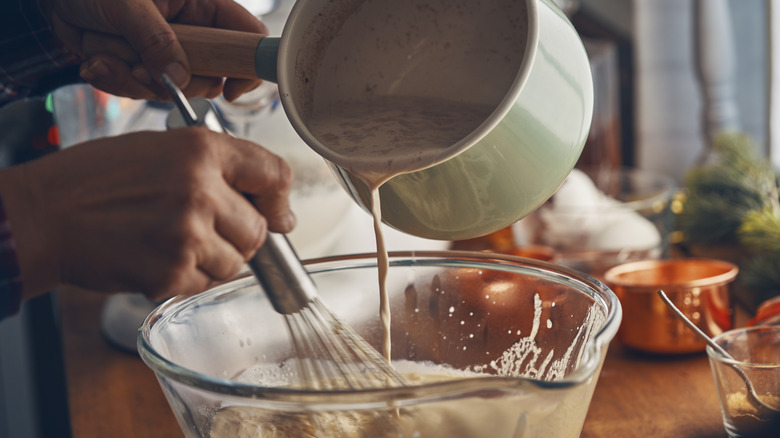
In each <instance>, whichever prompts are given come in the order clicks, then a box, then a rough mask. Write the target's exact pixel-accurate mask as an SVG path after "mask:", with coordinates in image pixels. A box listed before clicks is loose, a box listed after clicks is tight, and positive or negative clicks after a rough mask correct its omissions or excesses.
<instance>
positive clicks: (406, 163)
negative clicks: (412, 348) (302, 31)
mask: <svg viewBox="0 0 780 438" xmlns="http://www.w3.org/2000/svg"><path fill="white" fill-rule="evenodd" d="M491 111H492V107H490V106H487V105H475V104H466V103H460V102H453V101H449V100H443V99H431V98H399V97H383V98H376V99H373V100H371V101H368V102H360V103H354V102H347V103H339V104H337V105H332V106H330V107H328V108H326V109H324V110H321V111H318V112H315V113H314V114H313V115H312V118H311V120H310V121H309V129H310V130H311V132H312V134H314V135H315V136H316V137H317V138H319V139H320V141H322V142H323V143H325V144H326V145H327V146H328V148H329V149H331V150H332V151H335V152H338V153H340V154H343V155H345V156H349V157H354V160H353V161H351V162H350V163H348V164H347V166H345V167H346V168H347V170H348V171H350V172H351V173H352V174H353V175H355V176H356V177H358V178H359V179H361V180H362V181H363V182H365V183H366V185H367V186H368V187H369V189H371V206H372V215H373V217H374V232H375V234H376V246H377V257H378V260H377V266H378V270H379V294H380V319H381V322H382V325H383V330H384V339H383V349H382V350H383V351H382V354H383V355H384V356H385V358H387V359H388V360H390V349H391V346H390V344H391V343H390V303H389V298H388V295H387V290H386V278H387V270H388V268H389V266H388V257H387V250H386V249H385V244H384V237H383V235H382V229H381V222H382V213H381V205H380V202H379V188H380V187H381V185H382V184H383V183H384V182H385V181H387V180H389V179H390V178H392V177H394V176H396V175H399V174H402V173H407V172H413V171H416V170H420V169H423V168H426V167H428V166H430V165H432V164H435V163H436V161H438V160H439V157H440V156H441V155H442V154H443V153H445V152H446V150H447V149H448V148H449V147H450V146H452V145H454V144H455V143H457V142H458V141H459V140H461V139H463V138H464V137H466V136H467V135H468V134H469V133H471V132H472V131H474V130H475V129H476V128H477V127H478V126H479V125H480V124H481V123H482V122H483V121H484V120H485V119H486V118H487V116H488V115H489V114H490V112H491Z"/></svg>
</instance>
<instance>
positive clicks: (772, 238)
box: [677, 133, 780, 306]
mask: <svg viewBox="0 0 780 438" xmlns="http://www.w3.org/2000/svg"><path fill="white" fill-rule="evenodd" d="M713 150H714V153H715V155H716V159H715V160H714V161H713V162H711V163H710V164H709V165H707V166H705V167H701V168H697V169H694V170H691V171H690V172H689V173H688V175H687V176H686V181H685V195H686V199H685V202H684V205H683V208H682V211H681V212H680V213H679V214H678V216H677V226H678V229H679V230H680V231H682V232H683V235H684V239H685V241H686V242H687V243H689V244H703V245H713V246H724V245H725V246H738V247H740V248H742V249H744V250H746V252H747V253H748V254H749V256H747V257H746V258H745V259H744V260H743V261H742V262H740V278H741V282H742V284H743V285H744V286H745V287H746V289H747V290H748V291H749V293H750V295H751V296H750V297H748V299H749V301H750V302H749V303H746V304H749V305H750V306H755V305H757V304H759V303H760V302H761V301H763V300H766V299H768V298H771V297H773V296H776V295H780V200H778V188H777V187H778V175H777V173H776V172H775V170H774V169H773V168H772V166H771V163H769V161H768V160H766V159H764V158H761V157H759V156H758V155H757V154H756V148H755V146H754V145H753V143H752V141H751V140H750V138H749V137H748V136H747V135H744V134H738V133H728V134H721V135H719V136H717V137H716V138H715V140H714V144H713Z"/></svg>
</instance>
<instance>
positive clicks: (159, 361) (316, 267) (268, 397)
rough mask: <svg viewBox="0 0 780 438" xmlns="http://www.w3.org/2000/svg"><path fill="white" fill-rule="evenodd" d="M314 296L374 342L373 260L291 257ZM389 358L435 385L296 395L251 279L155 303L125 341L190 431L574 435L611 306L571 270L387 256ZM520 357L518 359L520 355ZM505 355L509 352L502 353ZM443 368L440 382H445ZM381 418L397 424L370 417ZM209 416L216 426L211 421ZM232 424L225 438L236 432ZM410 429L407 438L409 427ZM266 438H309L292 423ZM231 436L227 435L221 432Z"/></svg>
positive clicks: (614, 324)
mask: <svg viewBox="0 0 780 438" xmlns="http://www.w3.org/2000/svg"><path fill="white" fill-rule="evenodd" d="M304 264H305V266H306V268H307V270H308V271H309V272H310V275H311V278H312V280H313V281H314V282H315V284H316V285H317V288H318V291H319V293H320V294H321V295H322V297H323V300H325V301H326V302H328V303H334V307H333V310H334V311H335V312H336V313H337V314H338V316H339V317H340V318H342V319H343V321H344V322H345V323H346V324H348V325H349V326H351V327H354V328H355V329H357V330H358V333H359V334H360V335H362V336H363V337H364V339H366V340H367V341H369V342H370V343H372V345H381V343H382V331H381V321H380V320H379V317H378V315H377V313H376V310H375V309H376V308H377V307H378V305H379V293H378V286H377V282H376V278H377V260H376V254H373V253H371V254H360V255H343V256H337V257H329V258H323V259H319V260H311V261H305V262H304ZM388 293H389V294H390V300H391V309H392V313H393V315H392V321H393V326H392V339H393V349H392V351H393V354H394V357H393V359H394V365H395V366H396V367H397V368H399V369H402V370H403V371H404V372H406V371H411V372H416V373H417V374H418V375H419V373H421V372H423V370H428V372H433V373H434V374H438V375H443V376H444V377H445V378H444V379H443V381H432V380H431V381H426V380H423V379H420V380H412V382H411V384H410V386H408V387H404V388H372V389H369V390H364V391H332V390H304V389H300V388H296V387H295V385H294V383H295V382H296V381H297V380H298V377H297V374H296V373H297V370H296V369H295V368H294V367H288V366H287V365H288V362H289V359H290V358H294V357H295V352H294V351H293V350H292V348H291V346H290V343H289V342H288V340H287V338H286V333H285V324H284V321H283V318H282V317H280V316H279V315H278V313H277V312H276V311H275V310H274V309H273V307H272V305H271V303H270V302H269V300H268V298H267V297H266V296H265V294H264V293H263V290H262V286H260V285H258V284H257V281H256V280H255V279H254V278H252V277H251V276H244V277H242V278H238V279H236V280H234V281H232V282H229V283H226V284H224V285H220V286H218V287H215V288H214V289H212V290H209V291H206V292H204V293H202V294H198V295H196V296H192V297H177V298H174V299H172V300H170V301H168V302H166V303H164V304H163V305H162V306H161V307H159V308H158V309H156V310H155V311H154V313H153V314H152V315H150V316H149V318H148V319H147V320H146V322H145V324H144V326H143V328H142V329H141V331H140V332H139V337H138V342H139V344H138V348H139V351H141V356H142V358H143V360H144V361H145V362H146V363H147V364H148V365H149V367H150V368H151V369H152V370H154V372H155V373H156V375H157V377H158V379H159V381H160V385H161V387H162V388H163V391H164V392H165V394H166V397H167V398H168V400H169V403H170V405H171V408H172V411H173V412H174V413H175V415H176V417H177V419H178V421H179V423H180V424H181V427H182V430H183V431H184V434H185V436H187V437H209V436H210V437H211V438H215V437H217V436H218V434H217V432H215V430H216V429H219V430H223V431H224V430H228V427H227V426H228V425H229V422H228V421H220V420H226V417H228V416H231V414H232V418H233V422H232V424H233V425H234V426H235V427H239V426H240V427H242V428H243V430H247V431H253V432H254V433H255V435H254V436H269V435H270V436H273V431H271V430H269V429H271V428H273V427H275V426H279V427H281V425H282V424H283V423H287V424H290V422H292V423H293V424H297V425H298V426H301V425H305V424H307V422H308V418H309V417H315V418H320V419H323V420H328V419H329V420H330V421H331V423H330V424H331V426H332V427H337V426H335V425H334V423H336V422H337V421H338V420H339V419H341V418H343V417H344V416H347V415H349V416H353V417H356V418H362V419H364V420H366V421H365V423H362V424H361V425H360V426H359V427H357V426H356V427H354V428H351V429H350V428H349V426H350V425H351V424H352V423H349V422H345V423H341V424H343V425H344V426H345V429H346V430H342V431H341V433H331V434H327V433H320V432H321V430H318V429H316V428H314V429H311V430H307V431H306V432H308V433H309V434H311V435H314V436H332V437H336V436H338V437H352V438H355V437H372V438H381V437H391V436H392V437H398V436H404V437H413V436H419V437H425V438H440V437H447V438H452V437H460V438H484V437H491V438H514V437H518V436H523V437H528V438H534V437H538V438H542V437H543V438H556V437H558V438H560V437H571V438H576V437H578V436H579V435H580V431H581V428H582V425H583V423H584V421H585V416H586V414H587V412H588V406H589V404H590V400H591V396H592V394H593V390H594V388H595V386H596V384H597V382H598V380H599V377H598V376H599V372H600V370H601V368H602V364H603V362H604V358H605V355H606V350H607V347H608V344H609V342H610V340H611V339H612V338H613V336H614V335H615V333H616V331H617V328H618V325H619V324H620V315H621V313H620V304H619V302H618V300H617V297H615V295H614V294H613V293H612V292H611V291H610V290H609V289H607V287H606V286H604V284H602V283H600V282H598V281H597V280H594V279H593V278H592V277H589V276H587V275H584V274H581V273H579V272H577V271H574V270H571V269H568V268H565V267H561V266H558V265H553V264H549V263H544V262H541V261H536V260H531V259H523V258H518V257H512V256H497V255H495V254H488V253H481V252H453V251H434V252H431V251H414V252H398V253H390V271H389V273H388ZM522 351H525V352H526V353H528V354H527V355H522V354H520V352H522ZM513 352H515V353H518V354H513ZM447 375H449V378H446V377H447ZM387 416H391V417H392V418H393V419H394V421H392V422H390V423H389V424H388V423H381V426H383V428H381V429H380V430H377V426H378V425H377V421H375V419H381V418H387ZM215 422H217V423H218V424H217V425H216V426H215ZM234 430H235V429H234ZM415 432H416V434H415ZM276 433H277V434H278V435H276V436H284V437H286V438H294V437H300V436H311V435H306V434H304V433H303V431H301V430H300V428H298V429H293V430H285V431H281V430H279V429H277V430H276ZM233 436H235V435H233Z"/></svg>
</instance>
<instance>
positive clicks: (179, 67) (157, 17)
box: [117, 1, 190, 88]
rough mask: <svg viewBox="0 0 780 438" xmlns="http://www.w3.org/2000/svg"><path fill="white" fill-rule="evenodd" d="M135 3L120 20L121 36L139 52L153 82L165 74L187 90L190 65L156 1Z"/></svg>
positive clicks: (118, 24)
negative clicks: (156, 5) (155, 3)
mask: <svg viewBox="0 0 780 438" xmlns="http://www.w3.org/2000/svg"><path fill="white" fill-rule="evenodd" d="M132 4H133V5H134V6H133V7H132V8H129V9H130V10H128V11H126V12H127V13H125V14H120V15H122V17H121V18H119V17H118V22H117V27H118V28H119V31H120V33H121V34H122V35H123V36H124V37H125V39H127V41H128V42H129V43H130V45H131V46H133V48H134V49H135V50H136V51H137V52H138V54H139V55H140V57H141V60H142V61H143V63H144V66H145V67H146V69H147V70H148V71H149V73H150V74H151V75H152V79H153V80H156V81H159V78H160V76H161V75H162V73H166V74H167V75H168V76H170V77H171V79H173V81H174V82H175V83H176V85H178V86H179V87H180V88H184V87H186V86H187V84H188V83H189V81H190V66H189V62H188V61H187V55H186V54H185V53H184V49H183V48H182V47H181V44H179V40H178V39H177V38H176V34H175V33H174V32H173V29H171V26H170V25H169V24H168V22H167V21H166V20H165V18H164V17H163V16H162V15H161V14H160V12H159V11H158V10H157V8H156V7H155V5H154V3H153V2H145V1H143V2H132Z"/></svg>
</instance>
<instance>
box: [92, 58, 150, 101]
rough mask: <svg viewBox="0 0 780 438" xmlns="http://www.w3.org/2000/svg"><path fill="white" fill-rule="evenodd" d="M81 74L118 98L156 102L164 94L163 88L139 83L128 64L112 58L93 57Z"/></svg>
mask: <svg viewBox="0 0 780 438" xmlns="http://www.w3.org/2000/svg"><path fill="white" fill-rule="evenodd" d="M79 74H80V75H81V77H82V78H83V79H84V80H85V81H87V82H89V83H90V84H91V85H93V86H94V87H95V88H98V89H100V90H103V91H105V92H107V93H111V94H114V95H117V96H125V97H131V98H133V99H151V100H156V99H158V98H159V97H158V96H160V95H161V94H162V93H163V92H164V90H162V89H161V87H158V86H155V87H154V88H150V87H149V86H147V85H146V84H143V83H141V82H139V81H138V80H137V79H136V78H135V77H133V74H132V72H131V71H130V67H129V66H128V65H127V64H125V63H124V62H123V61H121V60H119V59H117V58H114V57H112V56H106V55H96V56H93V57H91V58H90V59H89V60H87V61H86V62H85V63H83V64H82V65H81V68H80V70H79Z"/></svg>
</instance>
